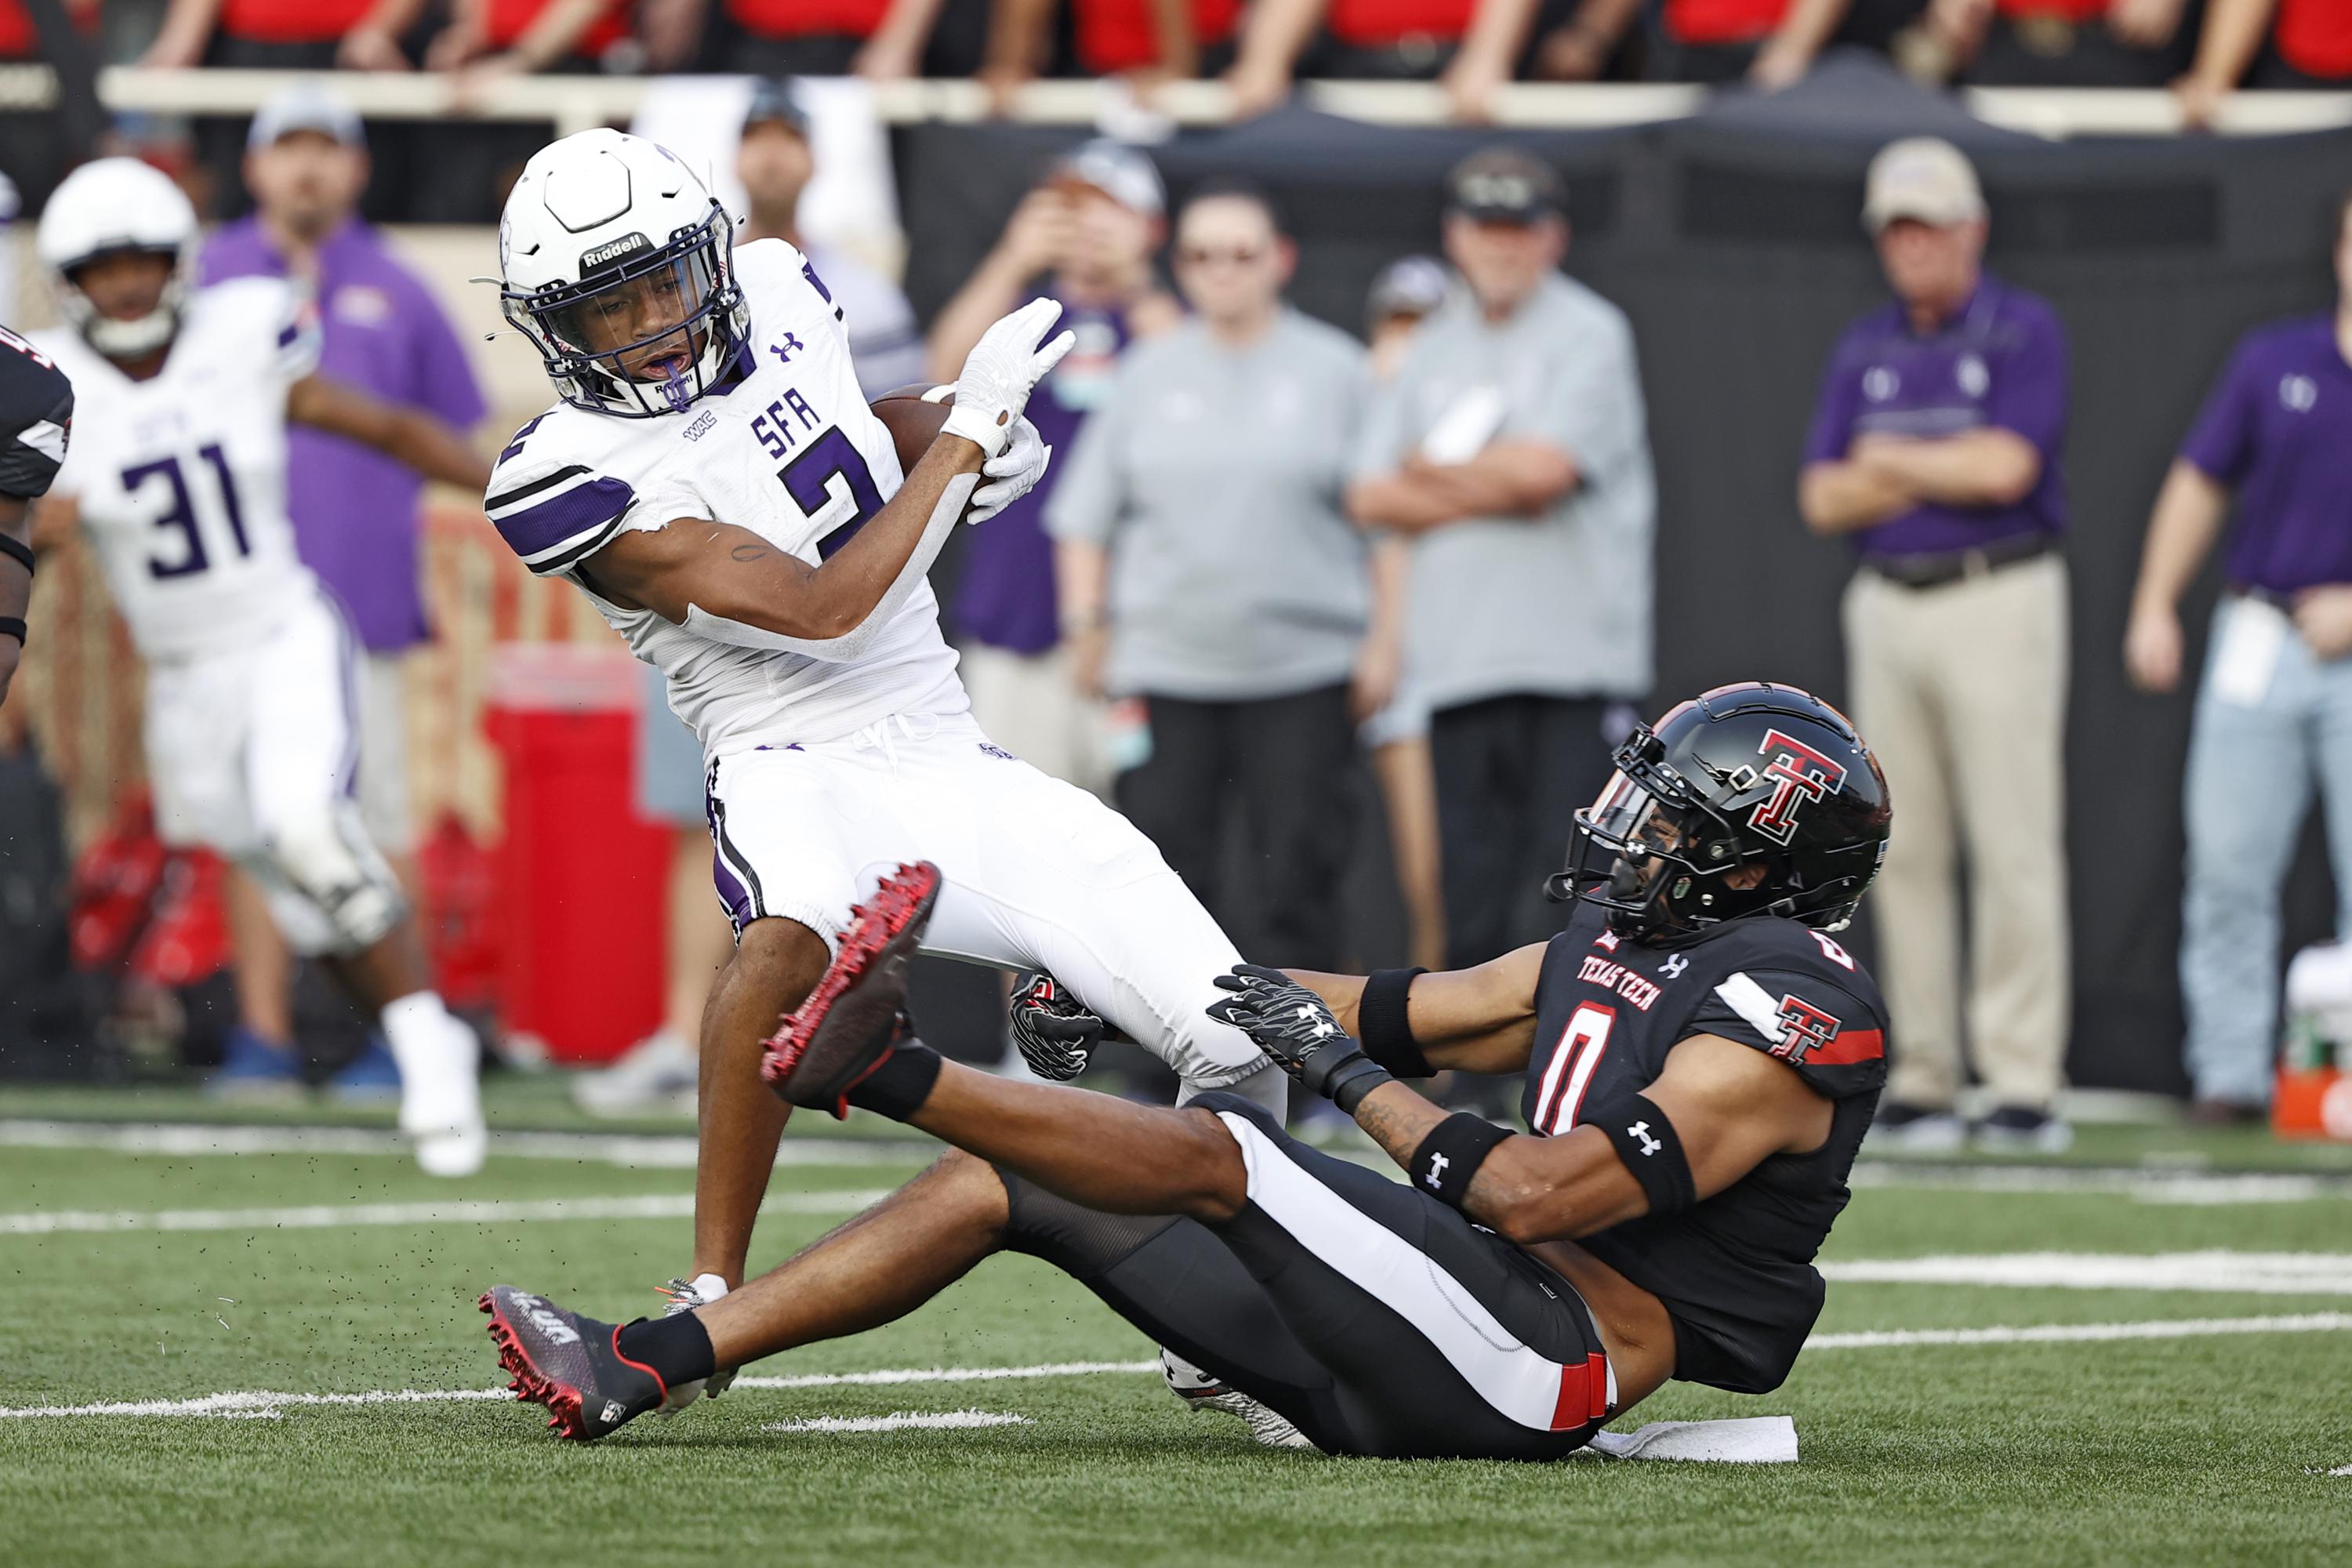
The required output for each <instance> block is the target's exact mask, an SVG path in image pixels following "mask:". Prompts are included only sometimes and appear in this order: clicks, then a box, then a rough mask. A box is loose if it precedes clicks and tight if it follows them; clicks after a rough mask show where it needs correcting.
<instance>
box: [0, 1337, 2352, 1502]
mask: <svg viewBox="0 0 2352 1568" xmlns="http://www.w3.org/2000/svg"><path fill="white" fill-rule="evenodd" d="M2345 1331H2352V1312H2305V1313H2301V1314H2297V1315H2294V1316H2291V1317H2274V1318H2174V1319H2166V1320H2162V1321H2156V1322H2145V1323H2047V1324H2039V1325H2034V1326H2031V1327H2024V1328H1992V1329H1891V1330H1877V1331H1864V1332H1860V1333H1844V1334H1815V1335H1814V1336H1813V1337H1812V1338H1811V1339H1810V1340H1808V1341H1806V1342H1805V1348H1806V1350H1808V1351H1815V1350H1885V1349H1896V1348H1903V1347H1907V1346H1914V1345H2007V1344H2067V1343H2079V1342H2105V1341H2114V1340H2175V1339H2194V1338H2196V1337H2198V1336H2200V1335H2204V1334H2309V1333H2340V1332H2345ZM1159 1370H1160V1363H1158V1362H1157V1361H1067V1362H1055V1363H1048V1364H1045V1365H1042V1366H987V1367H974V1366H951V1367H926V1368H905V1369H898V1370H892V1371H887V1372H838V1373H806V1374H803V1375H802V1376H799V1377H739V1378H737V1379H736V1380H735V1386H736V1387H738V1388H837V1387H865V1386H872V1385H875V1384H910V1383H991V1382H997V1381H1001V1380H1004V1379H1019V1378H1036V1377H1088V1376H1099V1375H1102V1374H1104V1373H1154V1372H1158V1371H1159ZM513 1398H514V1395H513V1394H509V1393H508V1392H507V1391H506V1390H505V1389H503V1388H426V1389H417V1388H401V1389H377V1390H374V1391H373V1392H372V1393H367V1394H274V1393H268V1392H266V1391H259V1390H246V1391H242V1392H237V1393H230V1394H205V1395H203V1396H202V1397H200V1398H195V1399H135V1400H120V1401H112V1402H109V1403H106V1404H101V1405H19V1406H16V1407H15V1408H8V1407H5V1406H0V1420H22V1419H26V1418H29V1417H33V1416H43V1415H217V1416H227V1415H260V1414H261V1413H262V1412H265V1411H268V1412H276V1411H278V1410H292V1409H299V1408H307V1407H317V1406H336V1405H437V1404H445V1403H457V1402H472V1401H477V1400H509V1401H510V1400H512V1399H513ZM2347 1469H2352V1467H2347Z"/></svg>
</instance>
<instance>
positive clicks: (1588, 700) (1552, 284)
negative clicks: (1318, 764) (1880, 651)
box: [1348, 148, 1656, 967]
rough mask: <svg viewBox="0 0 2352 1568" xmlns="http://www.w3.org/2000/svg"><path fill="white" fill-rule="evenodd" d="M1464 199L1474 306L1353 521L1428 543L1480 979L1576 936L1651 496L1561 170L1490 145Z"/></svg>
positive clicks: (1451, 824)
mask: <svg viewBox="0 0 2352 1568" xmlns="http://www.w3.org/2000/svg"><path fill="white" fill-rule="evenodd" d="M1446 204H1447V209H1448V210H1447V213H1446V217H1445V253H1446V255H1447V257H1448V258H1450V259H1451V260H1452V261H1453V262H1454V266H1455V268H1458V269H1459V270H1460V272H1461V274H1462V279H1463V281H1464V283H1465V284H1466V285H1467V289H1466V291H1465V292H1461V293H1457V294H1455V295H1454V296H1453V297H1452V298H1450V299H1448V300H1446V302H1445V303H1444V305H1442V306H1440V307H1439V308H1438V310H1436V312H1435V313H1433V315H1431V316H1430V317H1429V318H1428V319H1427V320H1426V321H1423V323H1422V325H1421V328H1420V331H1418V333H1417V334H1416V335H1415V337H1414V339H1413V341H1412V347H1411V348H1410V350H1409V351H1408V352H1407V353H1406V355H1405V361H1404V365H1403V368H1402V370H1401V371H1399V372H1398V374H1397V376H1396V379H1395V381H1394V382H1393V383H1392V384H1390V385H1389V386H1387V387H1386V388H1384V389H1383V390H1382V391H1381V394H1380V395H1379V396H1378V397H1377V399H1376V400H1375V403H1374V405H1373V412H1372V416H1371V419H1370V422H1369V424H1368V426H1367V428H1366V430H1365V433H1364V438H1363V440H1362V442H1361V443H1360V446H1359V448H1358V455H1357V459H1356V462H1355V464H1354V472H1355V475H1356V478H1355V480H1354V482H1353V483H1352V484H1350V486H1349V494H1348V505H1349V511H1350V512H1351V513H1352V514H1353V516H1354V517H1355V519H1356V521H1358V522H1360V523H1361V524H1363V525H1364V526H1366V527H1368V528H1375V529H1390V530H1393V531H1396V532H1398V533H1401V534H1403V535H1406V536H1407V537H1409V538H1411V539H1412V577H1411V587H1410V609H1409V610H1408V613H1407V616H1406V635H1405V668H1407V669H1408V670H1409V671H1410V672H1411V679H1412V684H1413V687H1414V689H1415V690H1416V691H1417V692H1418V693H1419V695H1420V696H1421V698H1422V699H1423V700H1424V701H1425V702H1426V703H1427V704H1428V706H1429V708H1430V710H1431V714H1430V750H1431V754H1432V758H1433V762H1434V764H1435V767H1436V774H1437V807H1438V819H1439V826H1440V834H1441V837H1442V840H1443V858H1444V885H1445V910H1446V920H1447V926H1448V938H1447V942H1448V947H1449V950H1450V951H1449V957H1448V962H1449V963H1451V964H1452V965H1454V967H1465V966H1467V965H1470V964H1474V963H1483V962H1485V961H1486V960H1487V959H1490V958H1493V957H1495V956H1496V955H1497V954H1498V953H1501V952H1504V951H1506V950H1507V949H1508V948H1510V947H1512V946H1514V945H1516V944H1517V943H1518V942H1527V941H1530V940H1535V939H1537V938H1538V937H1540V936H1542V935H1545V934H1548V933H1549V931H1553V930H1557V929H1558V922H1557V921H1556V920H1554V919H1552V918H1549V915H1548V913H1547V911H1546V910H1545V907H1544V905H1543V904H1542V902H1541V899H1540V889H1541V887H1542V884H1543V881H1544V879H1545V878H1546V877H1547V876H1548V875H1549V873H1551V872H1553V871H1555V870H1557V869H1559V863H1560V859H1561V857H1562V856H1563V854H1564V853H1565V852H1566V850H1567V847H1568V841H1569V835H1570V832H1571V830H1572V828H1573V826H1574V817H1575V813H1576V811H1577V809H1578V808H1579V807H1580V806H1581V805H1584V804H1585V803H1587V802H1588V801H1590V800H1591V799H1592V798H1593V797H1594V796H1595V795H1599V794H1600V792H1601V784H1603V783H1604V782H1605V781H1606V780H1607V778H1608V776H1609V767H1610V763H1609V753H1610V749H1611V745H1612V742H1613V741H1614V740H1615V739H1617V738H1618V736H1619V735H1620V734H1622V728H1620V727H1621V726H1630V724H1631V722H1632V721H1631V718H1630V716H1629V715H1628V713H1627V712H1626V710H1625V705H1626V704H1627V703H1629V702H1633V701H1637V700H1640V699H1641V698H1642V696H1643V694H1644V692H1645V691H1646V689H1647V688H1648V686H1649V683H1650V634H1651V626H1650V581H1651V574H1650V552H1651V539H1652V532H1653V530H1654V525H1655V521H1656V516H1655V513H1656V491H1655V488H1654V482H1653V479H1652V475H1651V469H1650V450H1649V440H1648V436H1647V433H1646V431H1645V429H1644V426H1643V404H1642V384H1641V376H1640V373H1639V370H1638V367H1637V366H1636V364H1635V363H1634V353H1633V330H1632V328H1631V327H1630V326H1629V325H1628V323H1627V322H1626V320H1625V316H1624V313H1623V312H1622V311H1621V310H1618V309H1617V308H1616V307H1615V306H1614V305H1612V304H1611V303H1609V302H1608V301H1607V300H1603V299H1601V296H1599V295H1598V294H1595V293H1594V292H1593V291H1592V290H1591V289H1588V288H1586V287H1585V286H1584V285H1583V284H1581V283H1578V282H1575V281H1573V280H1572V279H1568V278H1565V277H1563V276H1561V275H1560V273H1559V262H1560V259H1561V258H1562V257H1563V256H1565V255H1566V254H1567V250H1568V240H1569V231H1568V220H1567V216H1566V215H1565V212H1564V211H1563V205H1562V195H1561V191H1560V186H1559V176H1558V175H1557V174H1555V173H1554V172H1553V171H1552V169H1551V168H1550V167H1549V165H1548V164H1545V163H1540V162H1538V161H1537V160H1536V159H1533V158H1530V157H1528V156H1527V155H1526V154H1524V153H1519V152H1517V151H1515V150H1512V149H1508V148H1495V149H1490V150H1488V151H1486V152H1483V153H1475V154H1474V155H1473V156H1471V157H1470V158H1468V159H1466V160H1465V161H1464V162H1463V163H1461V164H1460V165H1459V166H1458V167H1456V168H1455V169H1454V172H1453V174H1452V175H1451V176H1450V177H1449V179H1448V184H1447V195H1446ZM1566 606H1573V610H1572V613H1570V612H1569V611H1568V610H1566V609H1565V608H1564V607H1566Z"/></svg>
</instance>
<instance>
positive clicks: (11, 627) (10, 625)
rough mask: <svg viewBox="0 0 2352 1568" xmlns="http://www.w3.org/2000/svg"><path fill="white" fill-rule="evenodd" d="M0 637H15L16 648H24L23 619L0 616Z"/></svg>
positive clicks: (21, 617)
mask: <svg viewBox="0 0 2352 1568" xmlns="http://www.w3.org/2000/svg"><path fill="white" fill-rule="evenodd" d="M0 637H15V638H16V646H17V647H24V646H25V618H24V617H23V616H0Z"/></svg>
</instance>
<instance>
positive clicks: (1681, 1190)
mask: <svg viewBox="0 0 2352 1568" xmlns="http://www.w3.org/2000/svg"><path fill="white" fill-rule="evenodd" d="M1580 1121H1581V1122H1582V1124H1583V1125H1584V1126H1587V1127H1598V1128H1599V1129H1601V1131H1602V1132H1603V1133H1604V1134H1606V1135H1607V1137H1608V1139H1609V1142H1611V1143H1612V1144H1614V1145H1615V1146H1616V1149H1617V1158H1618V1159H1620V1160H1621V1161H1622V1162H1624V1165H1625V1169H1626V1170H1628V1171H1630V1172H1632V1173H1633V1179H1634V1180H1635V1181H1637V1182H1639V1183H1641V1184H1642V1191H1643V1194H1645V1195H1646V1196H1647V1197H1648V1198H1649V1200H1650V1212H1651V1213H1652V1214H1679V1213H1681V1212H1682V1211H1683V1210H1685V1209H1686V1208H1688V1207H1690V1206H1691V1205H1693V1204H1695V1203H1696V1202H1697V1201H1698V1187H1697V1185H1696V1184H1695V1183H1694V1182H1693V1181H1692V1180H1691V1169H1690V1161H1689V1160H1688V1159H1686V1158H1685V1157H1684V1154H1683V1141H1682V1139H1681V1138H1679V1137H1677V1136H1676V1135H1675V1124H1674V1123H1673V1122H1671V1121H1667V1120H1666V1113H1665V1112H1664V1111H1663V1110H1659V1109H1658V1107H1657V1105H1656V1103H1655V1102H1654V1101H1653V1100H1651V1099H1650V1097H1649V1096H1648V1095H1646V1094H1629V1095H1627V1096H1625V1098H1624V1099H1622V1100H1613V1101H1612V1102H1611V1103H1609V1104H1607V1105H1604V1106H1602V1107H1601V1108H1600V1109H1599V1110H1595V1111H1593V1112H1592V1113H1591V1114H1590V1115H1588V1116H1584V1117H1582V1118H1580Z"/></svg>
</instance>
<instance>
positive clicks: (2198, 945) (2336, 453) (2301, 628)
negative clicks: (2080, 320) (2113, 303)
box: [2124, 195, 2352, 1126]
mask: <svg viewBox="0 0 2352 1568" xmlns="http://www.w3.org/2000/svg"><path fill="white" fill-rule="evenodd" d="M2336 288H2337V290H2338V292H2337V296H2336V309H2335V310H2332V311H2329V312H2327V313H2326V314H2324V315H2318V316H2306V317H2303V318H2300V319H2298V320H2294V321H2280V322H2275V323H2273V324H2272V325H2270V326H2266V327H2258V328H2256V329H2255V330H2254V331H2251V332H2249V333H2247V334H2246V336H2245V337H2244V338H2243V339H2242V340H2241V341H2240V342H2239V344H2238V348H2237V352H2236V353H2234V354H2232V355H2231V359H2230V364H2229V368H2228V369H2227V370H2225V371H2224V372H2223V373H2222V375H2221V384H2219V385H2218V386H2216V387H2215V388H2214V389H2213V394H2212V395H2211V397H2210V398H2209V399H2208V400H2207V401H2206V404H2205V409H2204V412H2203V413H2201V414H2200V415H2199V416H2198V419H2197V424H2196V426H2194V427H2193V428H2192V429H2191V430H2190V431H2189V439H2188V440H2187V441H2186V442H2184V443H2182V445H2181V447H2180V455H2179V458H2176V459H2175V460H2174V462H2173V465H2172V471H2171V473H2170V474H2169V475H2168V477H2167V478H2166V479H2165V483H2164V489H2163V490H2162V492H2161V493H2160V494H2158V497H2157V501H2156V510H2155V512H2154V514H2153V515H2152V516H2151V517H2150V518H2149V520H2148V525H2147V552H2146V554H2145V555H2144V556H2143V557H2142V559H2141V562H2140V574H2139V587H2138V590H2137V593H2136V594H2135V595H2133V599H2132V615H2131V622H2130V625H2129V626H2128V628H2127V629H2126V633H2125V641H2124V662H2125V665H2126V668H2127V669H2128V670H2129V671H2130V674H2131V678H2132V680H2133V682H2134V684H2136V685H2137V686H2138V687H2139V688H2140V689H2142V690H2144V691H2170V690H2172V689H2175V688H2176V687H2177V686H2179V682H2180V671H2181V663H2182V645H2183V638H2182V636H2181V630H2180V614H2179V605H2180V598H2181V595H2183V594H2184V593H2186V592H2187V591H2188V588H2189V584H2190V583H2191V582H2192V581H2193V580H2194V579H2195V578H2196V575H2197V573H2198V570H2199V568H2200V566H2202V565H2203V563H2204V561H2205V558H2206V556H2207V555H2208V554H2210V552H2211V551H2212V549H2213V546H2214V544H2215V542H2217V541H2218V540H2219V539H2220V538H2221V524H2222V521H2223V520H2224V519H2225V518H2226V517H2227V516H2228V514H2229V510H2230V495H2231V491H2232V490H2234V491H2236V492H2237V499H2238V521H2237V529H2236V531H2235V532H2234V533H2233V534H2232V535H2231V540H2230V545H2229V551H2228V553H2227V555H2226V556H2225V557H2224V563H2223V569H2222V570H2223V582H2224V584H2226V591H2225V592H2224V594H2223V595H2222V598H2221V605H2219V606H2218V607H2217V608H2216V609H2215V611H2214V616H2213V636H2212V642H2211V645H2210V648H2209V649H2208V651H2207V654H2206V660H2205V673H2204V679H2203V681H2202V683H2201V684H2200V686H2199V688H2198V691H2197V713H2196V721H2195V725H2194V728H2193V729H2192V731H2191V732H2190V737H2189V779H2188V788H2187V792H2186V799H2185V802H2184V805H2185V808H2186V816H2187V820H2188V829H2189V873H2188V888H2187V891H2186V895H2185V897H2184V898H2183V900H2182V904H2181V941H2180V989H2181V994H2182V998H2183V1000H2184V1001H2185V1003H2186V1004H2187V1007H2188V1013H2189V1037H2188V1044H2187V1056H2188V1060H2189V1077H2190V1079H2191V1082H2192V1085H2193V1089H2192V1092H2193V1094H2194V1096H2195V1100H2194V1103H2193V1104H2192V1105H2191V1107H2190V1115H2191V1118H2192V1119H2193V1120H2194V1121H2198V1122H2200V1123H2201V1124H2204V1125H2208V1126H2219V1125H2226V1124H2228V1123H2230V1122H2233V1121H2254V1120H2259V1119H2260V1118H2261V1116H2262V1114H2263V1109H2264V1107H2265V1106H2266V1105H2267V1104H2268V1103H2269V1100H2270V1094H2271V1082H2272V1078H2271V1049H2272V1044H2273V1040H2274V1039H2275V1038H2276V1028H2277V1022H2278V992H2279V935H2280V933H2279V892H2280V889H2281V887H2282V886H2283V885H2284V882H2285V880H2286V873H2287V868H2288V867H2289V866H2290V865H2291V864H2292V859H2293V857H2294V847H2295V842H2296V840H2297V838H2298V837H2300V836H2301V834H2302V831H2303V819H2304V815H2305V811H2306V810H2307V809H2308V807H2309V805H2310V803H2311V796H2312V791H2313V788H2314V786H2315V785H2316V786H2317V787H2318V789H2319V791H2320V793H2321V796H2322V798H2323V800H2324V801H2325V803H2326V812H2327V842H2328V845H2329V847H2330V848H2331V850H2332V853H2333V857H2334V860H2335V869H2336V933H2337V935H2338V937H2339V938H2342V939H2346V940H2352V363H2347V360H2352V195H2347V197H2346V198H2345V199H2344V200H2343V201H2342V202H2340V203H2339V204H2338V205H2337V206H2336Z"/></svg>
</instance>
